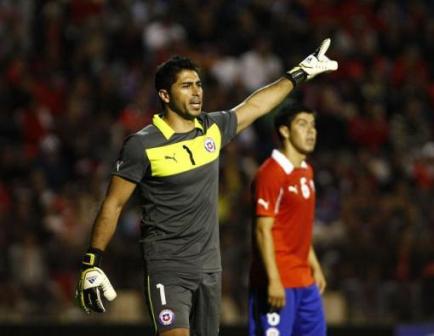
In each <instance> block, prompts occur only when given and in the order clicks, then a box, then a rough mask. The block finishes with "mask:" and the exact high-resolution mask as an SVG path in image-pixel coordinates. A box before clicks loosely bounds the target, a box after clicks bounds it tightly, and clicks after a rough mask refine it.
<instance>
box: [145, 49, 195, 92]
mask: <svg viewBox="0 0 434 336" xmlns="http://www.w3.org/2000/svg"><path fill="white" fill-rule="evenodd" d="M182 70H193V71H196V72H197V73H199V72H200V68H199V66H198V65H196V64H195V63H193V61H192V60H191V59H189V58H188V57H183V56H173V57H171V58H170V59H168V60H167V61H166V62H164V63H162V64H160V65H159V66H158V67H157V71H156V72H155V83H154V84H155V90H157V92H158V91H160V90H161V89H164V90H167V91H169V90H170V87H171V86H172V84H173V83H175V82H176V76H177V75H178V73H179V72H181V71H182Z"/></svg>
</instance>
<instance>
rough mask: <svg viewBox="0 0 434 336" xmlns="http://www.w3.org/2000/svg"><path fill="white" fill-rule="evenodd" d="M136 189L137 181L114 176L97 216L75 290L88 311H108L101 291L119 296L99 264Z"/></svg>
mask: <svg viewBox="0 0 434 336" xmlns="http://www.w3.org/2000/svg"><path fill="white" fill-rule="evenodd" d="M135 188H136V184H135V183H132V182H129V181H128V180H126V179H123V178H121V177H118V176H113V177H112V180H111V182H110V185H109V188H108V190H107V194H106V196H105V198H104V201H103V203H102V205H101V208H100V210H99V212H98V215H97V217H96V219H95V223H94V226H93V229H92V235H91V242H90V247H89V249H88V251H87V253H86V254H85V255H84V257H83V260H82V262H81V273H80V279H79V282H78V284H77V288H76V291H75V299H76V301H77V303H78V306H79V307H80V308H81V309H82V310H84V311H85V312H86V313H90V312H91V311H94V312H98V313H103V312H105V308H104V304H103V301H102V297H101V292H102V294H103V295H104V297H105V298H106V299H107V300H109V301H112V300H114V299H115V298H116V291H115V290H114V288H113V286H112V285H111V283H110V281H109V279H108V278H107V276H106V275H105V273H104V272H103V270H102V269H101V268H100V267H99V266H100V262H101V258H102V253H103V251H104V250H105V248H106V247H107V245H108V243H109V242H110V240H111V238H112V237H113V234H114V232H115V230H116V226H117V223H118V219H119V216H120V214H121V212H122V209H123V207H124V206H125V204H126V202H127V201H128V199H129V198H130V196H131V194H132V193H133V192H134V189H135Z"/></svg>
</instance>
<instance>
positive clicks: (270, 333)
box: [265, 327, 280, 336]
mask: <svg viewBox="0 0 434 336" xmlns="http://www.w3.org/2000/svg"><path fill="white" fill-rule="evenodd" d="M265 335H266V336H279V335H280V332H279V329H276V328H274V327H273V328H268V329H267V331H266V332H265Z"/></svg>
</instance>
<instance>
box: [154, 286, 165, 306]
mask: <svg viewBox="0 0 434 336" xmlns="http://www.w3.org/2000/svg"><path fill="white" fill-rule="evenodd" d="M156 287H157V288H158V289H159V290H160V298H161V305H163V306H165V305H166V303H167V302H166V293H165V292H164V285H163V284H160V283H158V284H157V285H156Z"/></svg>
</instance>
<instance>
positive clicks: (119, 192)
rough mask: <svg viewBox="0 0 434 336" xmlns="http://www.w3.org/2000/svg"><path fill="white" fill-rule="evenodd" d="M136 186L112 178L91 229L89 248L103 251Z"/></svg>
mask: <svg viewBox="0 0 434 336" xmlns="http://www.w3.org/2000/svg"><path fill="white" fill-rule="evenodd" d="M135 188H136V184H135V183H133V182H130V181H128V180H126V179H123V178H121V177H119V176H113V177H112V180H111V182H110V185H109V187H108V190H107V194H106V197H105V199H104V201H103V203H102V205H101V208H100V210H99V212H98V215H97V217H96V220H95V223H94V225H93V229H92V236H91V243H90V247H91V248H94V249H98V250H100V251H104V250H105V248H106V247H107V245H108V243H109V242H110V240H111V238H112V237H113V234H114V232H115V230H116V226H117V223H118V219H119V216H120V214H121V212H122V209H123V208H124V206H125V204H126V202H127V201H128V199H129V198H130V197H131V195H132V193H133V192H134V189H135Z"/></svg>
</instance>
